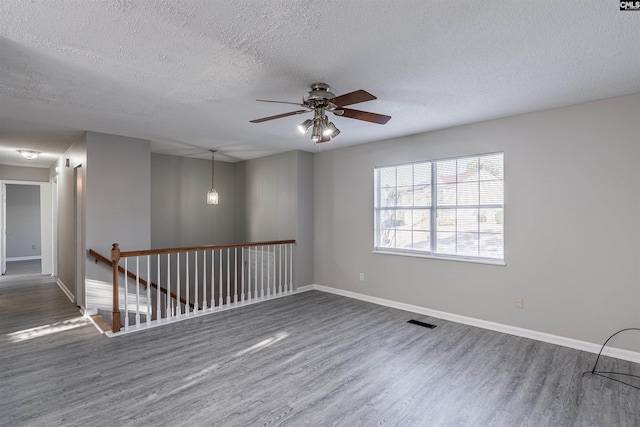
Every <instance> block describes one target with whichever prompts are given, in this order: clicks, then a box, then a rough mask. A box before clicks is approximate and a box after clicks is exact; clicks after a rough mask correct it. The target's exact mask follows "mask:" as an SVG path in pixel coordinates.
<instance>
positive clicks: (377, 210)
mask: <svg viewBox="0 0 640 427" xmlns="http://www.w3.org/2000/svg"><path fill="white" fill-rule="evenodd" d="M496 155H501V156H502V171H501V172H502V179H501V180H500V181H501V183H502V203H501V204H500V203H486V204H482V203H480V200H478V204H474V205H460V204H458V201H457V200H456V202H455V204H447V205H440V206H439V205H438V187H439V186H438V172H437V170H438V164H443V163H444V162H447V161H456V165H457V164H458V163H457V161H459V160H465V159H478V161H479V160H480V159H482V158H483V157H491V156H496ZM504 157H505V156H504V152H502V151H497V152H490V153H482V154H471V155H464V156H456V157H448V158H441V159H432V160H420V161H413V162H405V163H397V164H388V165H380V166H375V167H374V224H373V228H374V233H373V234H374V235H373V239H374V241H373V253H376V254H386V255H400V256H410V257H419V258H433V259H441V260H450V261H463V262H473V263H481V264H493V265H506V257H505V246H506V245H505V216H506V215H505V212H504V211H505V200H504V194H505V161H504ZM418 164H429V168H430V173H431V180H430V184H429V185H430V186H431V197H430V205H429V206H428V207H427V206H420V205H418V206H416V205H415V199H414V200H413V203H412V205H411V206H401V208H406V209H407V210H412V211H413V210H420V209H428V210H429V211H430V212H429V216H430V227H429V230H428V233H429V246H428V249H425V250H422V249H414V248H389V247H383V246H380V245H379V244H378V243H379V241H380V237H381V232H382V230H383V229H382V228H381V226H380V225H381V224H380V222H381V217H382V215H381V212H383V211H389V210H393V211H398V210H399V209H398V208H399V205H398V204H397V203H396V205H395V206H394V207H392V208H391V207H388V206H382V203H381V192H382V190H383V186H382V185H381V184H380V182H379V181H380V171H381V170H382V169H384V168H391V167H393V168H396V185H395V188H396V189H397V188H398V187H401V186H399V185H398V181H397V170H398V168H399V167H403V166H414V167H415V165H418ZM413 170H415V169H413ZM457 174H458V172H457V171H456V182H455V184H456V185H457V184H458V183H459V181H457ZM482 181H483V180H482V179H481V178H480V176H478V181H477V182H478V186H480V183H481V182H482ZM472 182H473V181H472ZM412 186H415V172H412ZM440 186H442V184H441V185H440ZM460 209H474V210H477V211H478V212H479V211H480V210H481V209H501V210H502V224H501V225H502V233H501V238H502V257H501V258H493V257H483V256H473V255H466V254H457V253H456V254H451V253H443V252H436V250H437V249H436V248H437V239H438V237H437V235H438V224H437V217H438V211H439V210H440V211H443V210H453V211H454V212H457V211H458V210H460ZM456 224H457V222H456ZM413 230H414V229H413V225H412V228H411V232H412V233H413ZM396 232H397V230H396ZM459 233H461V232H459V231H458V230H457V226H456V230H455V231H454V235H455V237H456V239H457V238H458V236H459ZM476 234H478V237H480V234H481V232H480V231H479V229H478V231H477V232H476ZM412 236H413V234H412ZM412 238H413V237H412ZM412 244H413V243H412Z"/></svg>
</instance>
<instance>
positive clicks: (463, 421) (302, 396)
mask: <svg viewBox="0 0 640 427" xmlns="http://www.w3.org/2000/svg"><path fill="white" fill-rule="evenodd" d="M0 309H1V314H0V348H1V353H0V425H3V426H4V425H7V426H23V425H29V426H60V425H64V426H67V425H69V426H75V425H92V426H98V425H107V424H114V423H115V424H116V425H132V426H138V425H139V426H143V425H144V426H148V425H154V426H158V425H171V426H176V425H187V424H189V425H216V426H218V425H219V426H247V425H249V426H254V425H255V426H263V425H278V426H279V425H286V426H328V425H335V426H350V427H355V426H373V425H400V426H492V425H493V426H520V425H522V426H586V425H594V426H639V425H640V410H639V408H640V391H638V390H636V389H633V388H630V387H626V386H624V385H622V384H619V383H616V382H614V381H609V380H604V379H602V378H599V377H595V376H585V377H582V373H583V372H584V371H587V370H589V369H590V368H591V365H592V363H593V362H594V360H595V355H594V354H590V353H585V352H581V351H578V350H573V349H569V348H565V347H559V346H555V345H551V344H546V343H542V342H537V341H532V340H529V339H525V338H520V337H515V336H510V335H505V334H501V333H497V332H493V331H487V330H483V329H478V328H474V327H471V326H466V325H462V324H457V323H453V322H447V321H444V320H440V319H436V318H429V317H427V316H417V315H415V314H411V313H407V312H403V311H400V310H395V309H391V308H387V307H382V306H377V305H374V304H369V303H366V302H362V301H357V300H352V299H348V298H345V297H340V296H336V295H331V294H325V293H321V292H318V291H312V292H306V293H301V294H297V295H293V296H290V297H286V298H281V299H278V300H273V301H269V302H265V303H261V304H255V305H251V306H247V307H242V308H238V309H235V310H231V311H226V312H221V313H217V314H213V315H209V316H203V317H199V318H195V319H191V320H188V321H184V322H181V323H176V324H171V325H167V326H164V327H160V328H155V329H151V330H149V331H145V332H142V333H137V334H131V335H127V336H123V337H120V338H113V339H108V338H105V337H103V336H102V335H99V334H98V332H97V331H96V329H95V328H94V327H93V326H91V325H90V324H89V323H88V322H86V321H85V320H83V319H79V313H78V311H77V309H76V307H75V306H74V304H72V303H70V302H69V300H68V299H67V298H66V297H65V296H64V294H63V293H62V292H61V291H60V290H59V289H58V288H57V286H56V285H55V284H30V285H25V284H20V285H14V286H12V285H7V284H2V285H0ZM409 319H417V320H421V321H424V322H428V323H433V324H435V325H437V327H436V328H435V329H428V328H424V327H421V326H416V325H412V324H408V323H406V322H407V321H408V320H409ZM42 325H53V326H52V327H51V328H49V330H47V329H46V328H44V329H39V330H38V331H39V332H38V333H33V334H31V335H32V336H31V335H29V334H21V333H20V331H23V330H24V329H28V328H34V327H36V326H42ZM69 326H71V327H70V328H69V329H65V328H66V327H69ZM46 332H51V333H48V334H46ZM603 362H604V364H603V367H604V368H605V369H608V370H615V371H623V372H630V373H634V374H640V365H638V364H633V363H629V362H623V361H620V360H616V359H612V358H604V360H603Z"/></svg>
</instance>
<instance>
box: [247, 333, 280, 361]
mask: <svg viewBox="0 0 640 427" xmlns="http://www.w3.org/2000/svg"><path fill="white" fill-rule="evenodd" d="M288 336H289V333H288V332H278V333H277V334H275V335H274V336H273V337H271V338H267V339H266V340H262V341H260V342H259V343H256V344H254V345H252V346H251V347H249V348H245V349H244V350H241V351H239V352H237V353H236V357H237V356H243V355H245V354H247V353H255V352H256V351H258V350H261V349H263V348H265V347H269V346H271V345H273V344H275V343H277V342H278V341H281V340H283V339H285V338H286V337H288Z"/></svg>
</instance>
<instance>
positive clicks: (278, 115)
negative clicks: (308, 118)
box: [249, 110, 309, 123]
mask: <svg viewBox="0 0 640 427" xmlns="http://www.w3.org/2000/svg"><path fill="white" fill-rule="evenodd" d="M308 112H309V110H297V111H291V112H290V113H283V114H277V115H275V116H269V117H263V118H261V119H255V120H249V122H250V123H262V122H266V121H269V120H274V119H281V118H282V117H289V116H295V115H296V114H302V113H308Z"/></svg>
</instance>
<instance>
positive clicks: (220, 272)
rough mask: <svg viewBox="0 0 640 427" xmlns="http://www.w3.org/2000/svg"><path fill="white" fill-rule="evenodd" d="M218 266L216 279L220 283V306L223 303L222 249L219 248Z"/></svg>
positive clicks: (220, 306)
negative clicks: (217, 277) (218, 277)
mask: <svg viewBox="0 0 640 427" xmlns="http://www.w3.org/2000/svg"><path fill="white" fill-rule="evenodd" d="M218 268H219V270H220V271H219V273H218V274H219V276H220V279H219V280H218V284H219V285H220V302H219V308H222V305H223V304H224V300H223V299H222V249H220V264H218Z"/></svg>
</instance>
